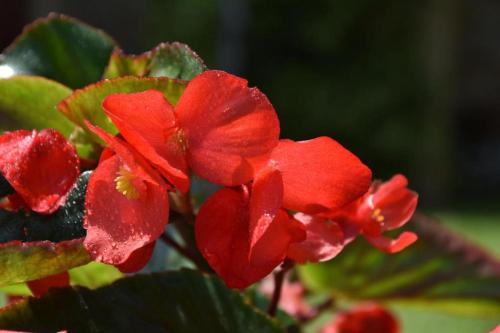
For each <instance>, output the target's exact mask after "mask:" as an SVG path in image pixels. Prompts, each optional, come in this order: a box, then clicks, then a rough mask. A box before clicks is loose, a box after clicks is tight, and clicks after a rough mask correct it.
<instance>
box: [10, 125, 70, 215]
mask: <svg viewBox="0 0 500 333" xmlns="http://www.w3.org/2000/svg"><path fill="white" fill-rule="evenodd" d="M0 173H1V174H2V176H3V177H5V179H6V180H7V181H8V182H9V183H10V185H11V186H12V187H13V188H14V190H15V191H16V195H15V196H12V197H10V198H9V200H10V202H11V205H10V204H9V205H10V207H11V208H19V207H20V206H22V204H21V202H23V203H25V204H26V205H27V206H28V207H29V208H30V209H31V210H33V211H35V212H38V213H42V214H50V213H53V212H54V211H56V210H57V209H58V208H59V206H61V205H62V204H63V203H64V200H65V199H66V195H67V194H68V192H69V190H70V189H71V187H72V186H73V184H74V183H75V181H76V179H77V177H78V175H79V159H78V155H77V154H76V151H75V148H74V147H73V146H72V145H71V144H70V143H69V142H68V141H66V139H65V138H64V137H63V136H62V135H61V134H59V133H58V132H56V131H55V130H53V129H45V130H41V131H35V130H33V131H27V130H19V131H13V132H6V133H4V134H2V135H0ZM19 197H20V198H22V200H19V199H20V198H19Z"/></svg>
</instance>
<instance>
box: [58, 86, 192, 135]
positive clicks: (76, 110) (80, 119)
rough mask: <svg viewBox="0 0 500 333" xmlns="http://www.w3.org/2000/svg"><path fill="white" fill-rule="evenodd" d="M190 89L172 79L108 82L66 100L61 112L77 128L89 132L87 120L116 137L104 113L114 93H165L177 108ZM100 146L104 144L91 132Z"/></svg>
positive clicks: (77, 92) (62, 103)
mask: <svg viewBox="0 0 500 333" xmlns="http://www.w3.org/2000/svg"><path fill="white" fill-rule="evenodd" d="M185 88H186V82H184V81H179V80H172V79H168V78H140V77H134V76H128V77H120V78H115V79H111V80H104V81H100V82H97V83H95V84H92V85H89V86H87V87H85V88H84V89H80V90H76V91H75V92H73V94H71V95H70V96H68V97H67V98H66V99H64V100H63V101H62V102H61V103H60V104H59V105H58V108H59V110H60V111H61V112H63V113H64V114H65V115H66V116H67V117H68V118H69V119H70V120H72V121H73V122H74V123H75V124H77V125H79V126H81V127H82V128H84V129H86V130H87V131H88V129H87V126H86V125H85V122H84V120H88V121H90V122H91V123H92V124H94V125H97V126H99V127H101V128H102V129H104V130H105V131H107V132H109V133H112V134H116V133H117V132H118V131H117V129H116V127H115V125H113V123H112V122H111V120H110V119H109V118H108V117H107V116H106V114H105V113H104V110H103V109H102V102H103V100H104V98H106V96H108V95H110V94H114V93H133V92H141V91H145V90H148V89H156V90H159V91H162V92H163V93H164V95H165V98H166V99H167V100H168V101H169V102H170V103H172V104H173V105H175V104H176V103H177V101H178V99H179V97H180V96H181V94H182V92H183V91H184V89H185ZM88 132H89V133H90V134H91V136H92V137H93V138H94V140H95V141H96V142H100V140H99V139H98V138H97V136H95V135H94V134H92V133H91V132H90V131H88Z"/></svg>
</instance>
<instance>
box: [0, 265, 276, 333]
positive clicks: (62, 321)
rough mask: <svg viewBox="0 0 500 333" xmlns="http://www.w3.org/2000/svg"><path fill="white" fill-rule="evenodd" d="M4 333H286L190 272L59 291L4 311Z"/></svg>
mask: <svg viewBox="0 0 500 333" xmlns="http://www.w3.org/2000/svg"><path fill="white" fill-rule="evenodd" d="M62 311H64V315H61V313H62ZM0 328H1V329H11V330H28V331H37V332H40V331H59V330H62V329H67V330H68V331H70V332H178V333H189V332H193V333H195V332H196V333H198V332H220V333H223V332H231V333H237V332H245V333H266V332H283V330H282V329H281V328H280V327H279V326H278V324H277V323H276V322H275V321H273V320H271V319H269V318H268V317H266V316H265V315H264V314H263V313H262V312H260V311H259V310H257V309H255V308H253V307H251V306H250V305H249V303H248V301H247V300H246V299H245V298H244V297H243V296H242V295H241V294H240V293H238V292H236V291H231V290H229V289H228V288H227V287H225V286H224V284H223V283H222V282H221V281H220V280H219V279H218V278H216V277H213V276H206V275H203V274H201V273H200V272H197V271H190V270H182V271H180V272H179V271H177V272H166V273H156V274H151V275H136V276H133V277H128V278H124V279H120V280H118V281H116V282H115V283H113V284H112V285H110V286H106V287H103V288H99V289H97V290H88V289H86V288H64V289H57V290H53V291H52V292H50V293H49V294H47V295H45V296H44V297H42V298H40V299H34V298H30V299H29V300H28V301H25V302H20V303H17V304H15V305H13V306H11V307H9V308H7V309H5V310H4V311H2V312H1V313H0Z"/></svg>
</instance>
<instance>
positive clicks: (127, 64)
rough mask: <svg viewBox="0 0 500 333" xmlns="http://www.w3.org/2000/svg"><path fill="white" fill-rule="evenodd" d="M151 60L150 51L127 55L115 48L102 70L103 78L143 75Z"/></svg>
mask: <svg viewBox="0 0 500 333" xmlns="http://www.w3.org/2000/svg"><path fill="white" fill-rule="evenodd" d="M150 61H151V53H150V52H146V53H143V54H140V55H129V54H125V53H123V51H122V50H121V49H119V48H115V49H114V50H113V53H112V54H111V57H110V58H109V63H108V66H107V67H106V70H105V72H104V75H103V78H104V79H113V78H116V77H120V76H129V75H134V76H145V75H146V74H147V72H148V65H149V63H150Z"/></svg>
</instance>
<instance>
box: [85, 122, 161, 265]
mask: <svg viewBox="0 0 500 333" xmlns="http://www.w3.org/2000/svg"><path fill="white" fill-rule="evenodd" d="M87 126H89V128H90V129H91V130H92V131H93V132H94V133H96V134H97V135H98V136H99V137H100V138H101V139H102V140H104V141H105V142H106V143H107V144H108V147H109V149H110V150H111V151H113V152H114V153H115V155H111V154H110V153H109V150H107V151H106V153H105V154H106V157H105V158H101V160H100V162H99V165H98V167H97V168H96V169H95V171H94V172H93V173H92V175H91V177H90V179H89V183H88V187H87V195H86V198H85V209H86V214H85V218H84V227H85V229H87V236H86V237H85V240H84V245H85V247H86V248H87V250H88V251H89V253H90V256H91V257H92V258H93V259H94V260H96V261H102V262H104V263H108V264H112V265H117V266H120V265H124V266H123V267H125V270H126V271H130V268H126V267H127V266H126V265H125V263H126V262H127V260H129V258H130V257H131V255H132V254H134V252H135V253H136V255H137V252H136V251H139V250H140V249H141V248H144V247H146V246H147V245H148V244H151V243H153V242H154V241H155V240H156V239H157V238H158V237H159V236H160V235H161V234H162V233H163V230H164V228H165V226H166V224H167V222H168V207H169V204H168V194H167V188H168V186H167V185H166V184H165V183H164V181H163V180H162V178H161V177H160V175H159V173H158V172H157V171H156V170H154V169H153V168H152V167H151V166H150V165H149V164H148V163H147V162H146V161H145V160H144V158H143V157H142V156H141V155H140V154H139V153H138V152H137V151H136V150H135V149H134V148H133V147H131V146H130V145H129V144H127V143H126V142H124V141H123V140H121V139H119V138H117V137H113V136H111V135H109V134H108V133H106V132H104V131H103V130H101V129H99V128H97V127H94V126H92V125H91V124H87ZM146 249H147V247H146ZM139 255H140V257H144V256H146V257H148V258H149V256H150V252H148V251H144V250H142V251H139ZM131 260H132V259H131ZM136 260H137V258H133V261H136ZM146 261H147V260H146ZM129 264H130V262H129ZM134 266H135V267H139V266H141V265H137V264H134Z"/></svg>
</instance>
